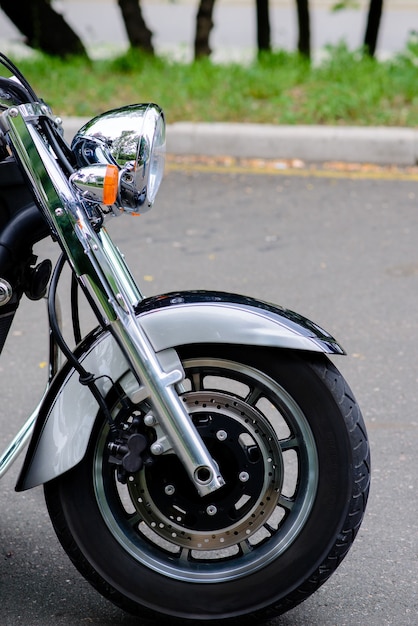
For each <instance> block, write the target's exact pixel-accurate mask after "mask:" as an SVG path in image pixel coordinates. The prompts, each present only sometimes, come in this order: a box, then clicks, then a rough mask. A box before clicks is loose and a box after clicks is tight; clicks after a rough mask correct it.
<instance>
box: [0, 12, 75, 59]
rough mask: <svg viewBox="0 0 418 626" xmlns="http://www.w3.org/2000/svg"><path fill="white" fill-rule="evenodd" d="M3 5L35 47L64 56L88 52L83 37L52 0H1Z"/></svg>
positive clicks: (28, 41)
mask: <svg viewBox="0 0 418 626" xmlns="http://www.w3.org/2000/svg"><path fill="white" fill-rule="evenodd" d="M22 5H23V6H22ZM0 7H1V8H2V9H3V11H4V12H5V13H6V15H7V17H8V18H9V19H10V20H11V21H12V22H13V24H14V25H15V26H16V28H17V29H18V30H19V31H20V32H21V33H22V35H24V36H25V37H26V43H27V45H28V46H30V47H31V48H36V49H38V50H41V51H42V52H45V53H46V54H51V55H54V56H60V57H65V56H69V55H83V56H87V54H86V50H85V48H84V46H83V44H82V42H81V40H80V38H79V37H78V35H76V33H75V32H74V31H73V30H72V28H71V27H70V26H69V25H68V24H67V22H66V21H65V20H64V18H63V17H62V15H61V14H60V13H57V12H56V11H54V9H53V8H52V6H51V3H50V0H30V2H18V1H17V0H0Z"/></svg>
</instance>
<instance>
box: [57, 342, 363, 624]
mask: <svg viewBox="0 0 418 626" xmlns="http://www.w3.org/2000/svg"><path fill="white" fill-rule="evenodd" d="M178 352H179V355H180V357H181V360H182V363H183V367H184V370H185V373H186V378H185V380H184V381H183V383H182V384H181V387H179V389H178V393H179V395H180V397H181V398H182V400H183V402H185V404H186V405H187V408H188V411H189V413H190V415H191V417H192V419H193V422H194V424H195V425H196V427H197V429H198V430H199V432H200V434H201V436H202V438H203V440H204V441H205V444H206V446H207V447H208V449H209V451H210V453H211V454H212V456H213V458H214V459H215V460H216V462H217V463H218V464H219V467H220V471H221V473H222V475H223V477H224V479H225V481H226V484H225V486H224V487H222V488H221V489H219V490H218V491H216V492H214V493H212V494H210V495H207V496H205V497H203V498H202V497H200V496H198V495H197V492H196V490H195V488H194V486H193V485H192V484H191V482H190V481H189V479H188V477H187V475H186V473H185V471H184V469H183V467H182V465H181V464H180V462H179V461H178V459H177V457H176V456H175V455H173V454H163V455H161V456H159V457H155V458H154V459H153V460H152V462H151V463H150V462H149V459H148V462H145V464H144V467H143V468H142V469H141V470H139V471H138V472H136V473H133V474H131V475H129V477H128V479H127V480H126V484H122V483H121V482H120V480H119V479H118V471H117V466H116V465H115V464H114V463H112V458H111V455H110V453H109V445H108V441H109V437H110V432H109V426H108V424H107V422H105V420H104V418H103V417H102V416H100V415H99V416H98V418H97V421H96V426H95V428H94V430H93V433H92V437H91V441H90V444H89V448H88V451H87V454H86V456H85V458H84V459H83V461H82V462H81V463H80V464H79V465H78V466H77V467H75V468H74V469H73V470H71V471H70V472H68V473H67V474H65V475H64V476H61V477H59V478H57V479H55V480H54V481H52V482H51V483H49V484H47V485H46V486H45V494H46V500H47V505H48V510H49V513H50V517H51V519H52V522H53V525H54V527H55V530H56V533H57V535H58V538H59V540H60V541H61V543H62V545H63V547H64V548H65V550H66V551H67V553H68V555H69V556H70V558H71V559H72V561H73V563H74V564H75V566H76V567H77V568H78V570H79V571H80V572H81V573H82V575H83V576H84V577H85V578H86V579H88V580H89V581H90V582H91V583H92V584H93V585H94V587H96V589H97V590H98V591H99V592H100V593H102V594H103V595H104V596H105V597H107V598H109V599H110V600H111V601H112V602H113V603H115V604H117V605H118V606H120V607H122V608H123V609H125V610H127V611H129V612H131V613H134V614H137V615H141V616H142V617H144V618H146V617H151V618H153V620H154V623H155V620H161V621H162V622H163V623H168V622H169V621H176V620H178V621H179V622H180V621H181V622H183V623H184V622H187V621H194V620H196V621H197V622H200V623H202V622H205V621H208V622H212V623H213V622H215V621H217V620H218V621H226V622H228V623H236V624H240V626H241V625H243V624H245V623H246V621H247V619H248V620H249V621H250V620H251V623H254V622H255V620H259V621H262V620H263V619H268V618H272V617H274V616H275V615H278V614H281V613H283V612H285V611H287V610H289V609H291V608H293V607H294V606H296V605H297V604H299V603H300V602H301V601H303V600H304V599H306V598H307V597H308V596H309V595H311V594H312V593H313V592H314V591H315V590H316V589H318V588H319V586H320V585H321V584H322V583H324V582H325V581H326V580H327V578H328V577H329V576H330V575H331V574H332V573H333V571H334V570H335V569H336V568H337V566H338V565H339V563H340V562H341V561H342V559H343V558H344V556H345V555H346V554H347V552H348V550H349V548H350V546H351V544H352V542H353V541H354V537H355V535H356V533H357V531H358V529H359V527H360V524H361V521H362V518H363V515H364V511H365V506H366V501H367V495H368V490H369V482H370V458H369V446H368V442H367V435H366V430H365V427H364V423H363V419H362V416H361V413H360V410H359V407H358V405H357V404H356V401H355V399H354V396H353V394H352V393H351V391H350V389H349V387H348V386H347V383H346V382H345V380H344V379H343V377H342V375H341V374H340V373H339V372H338V370H337V369H336V368H335V367H334V365H333V364H332V363H331V362H330V361H329V360H328V359H327V357H325V356H324V355H322V354H320V355H312V354H307V353H302V352H301V353H297V352H295V351H293V352H283V351H277V350H271V349H265V348H264V349H260V348H253V347H248V348H247V347H242V346H240V347H235V346H207V345H202V346H192V347H186V348H179V349H178ZM130 376H131V375H130V374H129V373H127V374H126V377H125V379H126V380H122V381H120V385H119V389H122V388H123V389H126V388H127V387H129V377H130ZM119 395H120V394H119ZM109 402H110V403H113V404H112V411H113V415H114V416H115V422H118V421H121V420H123V422H124V423H125V427H129V424H132V420H133V419H136V420H137V423H140V422H141V420H142V418H143V416H144V415H145V414H146V412H147V411H148V409H149V407H147V406H141V405H136V406H135V407H134V408H133V409H132V407H131V409H129V412H130V413H131V415H129V416H127V415H126V408H125V409H123V406H124V403H123V402H121V399H120V397H119V398H118V397H115V398H113V400H112V398H109ZM151 430H152V429H150V431H151ZM150 434H151V433H150ZM119 478H120V476H119Z"/></svg>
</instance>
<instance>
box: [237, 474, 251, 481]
mask: <svg viewBox="0 0 418 626" xmlns="http://www.w3.org/2000/svg"><path fill="white" fill-rule="evenodd" d="M238 478H239V479H240V481H241V482H242V483H246V482H247V480H248V479H249V478H250V475H249V473H248V472H240V474H239V476H238Z"/></svg>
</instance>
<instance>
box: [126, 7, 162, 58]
mask: <svg viewBox="0 0 418 626" xmlns="http://www.w3.org/2000/svg"><path fill="white" fill-rule="evenodd" d="M118 4H119V7H120V10H121V11H122V17H123V21H124V23H125V28H126V33H127V35H128V39H129V43H130V45H131V46H132V48H139V49H141V50H143V51H144V52H148V53H149V54H154V46H153V45H152V32H151V31H150V30H149V28H148V27H147V25H146V24H145V20H144V18H143V15H142V10H141V5H140V2H139V0H118Z"/></svg>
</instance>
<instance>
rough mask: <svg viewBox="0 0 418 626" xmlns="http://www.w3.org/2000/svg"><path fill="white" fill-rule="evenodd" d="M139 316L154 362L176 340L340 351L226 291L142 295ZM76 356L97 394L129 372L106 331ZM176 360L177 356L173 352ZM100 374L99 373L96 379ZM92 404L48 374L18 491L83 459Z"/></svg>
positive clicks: (84, 392)
mask: <svg viewBox="0 0 418 626" xmlns="http://www.w3.org/2000/svg"><path fill="white" fill-rule="evenodd" d="M137 315H138V319H139V320H140V323H141V325H142V327H143V329H144V331H145V332H146V334H147V336H148V338H149V340H150V342H151V344H152V346H153V348H154V350H155V352H156V353H157V354H158V355H159V356H160V362H161V363H162V364H163V363H164V362H168V363H169V366H170V365H171V364H172V362H173V354H174V355H175V353H174V351H173V348H176V347H177V346H181V345H188V344H197V343H206V344H222V343H223V344H225V343H227V344H238V345H248V346H266V347H269V348H277V349H290V350H305V351H310V352H324V353H328V354H344V350H343V349H342V348H341V347H340V346H339V344H338V343H337V342H336V341H335V339H333V337H331V335H329V334H328V333H327V332H326V331H324V330H323V329H322V328H320V327H319V326H317V325H316V324H314V323H313V322H310V321H309V320H307V319H306V318H304V317H302V316H300V315H298V314H297V313H294V312H292V311H288V310H287V309H283V308H281V307H278V306H275V305H272V304H268V303H265V302H261V301H258V300H254V299H252V298H247V297H244V296H237V295H233V294H227V293H219V292H205V291H195V292H179V293H172V294H167V295H164V296H156V297H153V298H148V299H146V300H144V301H143V302H142V303H141V304H140V305H139V306H138V307H137ZM76 354H77V357H78V358H79V360H80V361H81V362H82V364H83V366H84V368H85V369H86V370H87V371H90V372H93V373H94V374H95V376H96V378H98V386H99V387H100V389H101V392H102V393H103V395H106V394H107V393H108V392H109V391H110V388H111V382H110V381H111V380H112V381H114V382H116V381H120V380H121V378H122V377H123V376H124V375H125V374H126V372H127V371H128V370H129V365H128V363H127V360H126V359H125V357H124V355H123V354H122V352H121V350H120V348H119V346H118V345H117V343H116V341H115V340H114V338H113V337H112V335H111V334H110V333H109V332H105V331H100V332H99V331H97V330H96V331H93V332H92V333H91V334H90V335H88V337H86V339H85V340H84V341H83V342H82V343H81V344H80V345H79V346H78V348H77V351H76ZM174 358H176V357H175V356H174ZM99 377H102V378H99ZM97 411H98V405H97V403H96V401H95V400H94V398H93V396H92V394H91V393H90V391H89V390H88V389H87V388H86V387H83V386H82V385H81V384H80V382H79V379H78V375H77V373H76V372H75V370H74V369H73V368H72V367H70V366H69V365H68V364H66V365H64V367H63V369H62V370H61V371H60V372H59V374H58V375H57V376H56V378H55V379H54V381H53V383H52V385H51V388H50V390H49V392H48V393H47V395H46V397H45V400H44V402H43V404H42V406H41V409H40V412H39V416H38V419H37V422H36V426H35V430H34V434H33V436H32V440H31V443H30V446H29V449H28V452H27V455H26V459H25V462H24V465H23V468H22V472H21V474H20V477H19V480H18V482H17V485H16V489H17V490H18V491H22V490H25V489H29V488H31V487H35V486H37V485H40V484H42V483H45V482H48V481H49V480H52V479H53V478H56V477H57V476H60V475H61V474H63V473H64V472H66V471H68V470H69V469H71V468H72V467H74V466H75V465H76V464H77V463H79V462H80V461H81V459H82V458H83V456H84V454H85V452H86V449H87V445H88V442H89V439H90V434H91V431H92V428H93V425H94V422H95V419H96V416H97Z"/></svg>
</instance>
